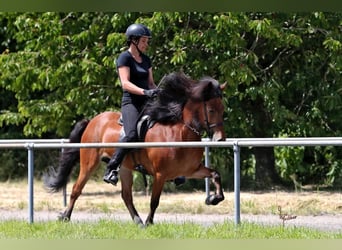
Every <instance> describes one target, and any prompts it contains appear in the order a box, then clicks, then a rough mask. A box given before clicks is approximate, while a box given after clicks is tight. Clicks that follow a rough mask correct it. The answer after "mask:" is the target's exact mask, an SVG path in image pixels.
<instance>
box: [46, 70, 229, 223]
mask: <svg viewBox="0 0 342 250" xmlns="http://www.w3.org/2000/svg"><path fill="white" fill-rule="evenodd" d="M160 85H161V87H160V89H161V90H160V92H159V93H158V97H157V98H154V99H150V100H149V101H148V102H147V104H146V106H145V108H144V115H148V117H149V118H150V121H153V126H152V127H151V128H149V129H148V130H147V132H146V133H145V137H144V139H142V140H143V141H144V142H182V141H201V137H202V134H203V132H206V133H207V135H209V137H210V138H211V139H212V140H213V141H223V140H225V132H224V126H223V113H224V105H223V101H222V91H223V89H224V87H225V84H219V83H218V82H217V81H216V80H215V79H213V78H211V77H205V78H202V79H200V80H198V81H195V80H192V79H190V78H189V77H187V76H185V74H184V73H177V72H176V73H171V74H168V75H166V76H165V77H164V78H163V80H162V81H161V83H160ZM120 115H121V113H120V112H110V111H108V112H103V113H100V114H98V115H97V116H95V117H94V118H92V119H91V120H85V119H84V120H81V121H79V122H78V123H76V125H75V127H74V129H73V130H72V132H71V133H70V137H69V139H70V142H71V143H78V142H81V143H101V142H102V143H112V142H118V141H119V138H120V133H121V131H122V130H123V128H122V125H120V123H119V122H118V120H119V119H120ZM114 150H115V149H114V148H80V149H79V148H77V149H76V148H65V149H64V151H63V153H62V154H61V157H60V161H59V165H58V167H57V168H56V169H50V171H48V172H47V173H45V176H44V177H43V179H44V185H45V187H46V188H47V189H48V190H49V191H50V192H57V191H59V190H60V189H61V188H63V187H64V186H65V185H66V184H67V182H68V180H69V176H70V174H71V172H72V169H73V166H74V165H75V164H76V163H77V162H78V161H80V170H79V175H78V178H77V180H76V182H75V184H74V185H73V188H72V192H71V195H70V202H69V204H68V206H67V208H66V209H65V211H64V212H63V213H61V215H60V218H59V219H61V220H70V217H71V213H72V211H73V208H74V205H75V202H76V200H77V199H78V197H79V196H80V195H81V192H82V189H83V188H84V186H85V184H86V182H87V181H88V179H89V177H90V176H91V174H92V173H94V171H95V170H96V169H97V168H98V167H99V165H100V161H101V160H104V159H107V161H108V159H109V158H110V156H111V155H112V154H113V152H114ZM203 152H204V148H203V147H194V148H191V147H146V148H140V149H134V150H131V151H130V152H129V153H128V154H127V155H126V157H125V159H124V160H123V162H122V164H121V168H120V171H119V173H120V181H121V197H122V199H123V201H124V203H125V205H126V207H127V209H128V211H129V213H130V215H131V217H132V220H133V221H134V222H135V223H136V224H140V225H142V226H144V225H150V224H153V217H154V214H155V212H156V209H157V207H158V205H159V200H160V196H161V193H162V190H163V186H164V183H165V182H166V181H169V180H175V178H176V177H179V176H184V177H186V178H196V179H202V178H206V177H210V178H211V180H212V182H213V183H214V186H215V188H216V189H215V192H214V193H213V194H209V196H208V197H206V201H205V203H206V204H207V205H216V204H218V203H219V202H221V201H222V200H224V194H223V189H222V185H221V178H220V174H219V173H218V172H217V171H216V170H214V169H212V168H209V167H206V166H204V165H203V163H202V158H203ZM138 164H139V165H141V166H143V168H144V170H145V171H146V172H147V173H148V174H149V175H151V176H153V181H152V192H151V200H150V211H149V214H148V216H147V218H146V221H145V224H144V223H143V221H142V219H141V218H140V216H139V214H138V212H137V210H136V208H135V206H134V203H133V197H132V185H133V172H132V171H133V170H135V167H136V166H137V165H138Z"/></svg>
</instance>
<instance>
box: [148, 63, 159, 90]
mask: <svg viewBox="0 0 342 250" xmlns="http://www.w3.org/2000/svg"><path fill="white" fill-rule="evenodd" d="M148 73H149V74H148V86H149V88H150V89H155V88H157V86H156V84H155V83H154V79H153V70H152V68H149V70H148Z"/></svg>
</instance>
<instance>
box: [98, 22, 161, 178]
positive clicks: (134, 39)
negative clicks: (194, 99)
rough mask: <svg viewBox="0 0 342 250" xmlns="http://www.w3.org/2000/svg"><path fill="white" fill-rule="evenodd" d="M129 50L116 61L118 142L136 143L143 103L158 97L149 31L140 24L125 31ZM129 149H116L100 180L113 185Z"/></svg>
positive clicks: (133, 25)
mask: <svg viewBox="0 0 342 250" xmlns="http://www.w3.org/2000/svg"><path fill="white" fill-rule="evenodd" d="M126 37H127V45H128V49H127V50H126V51H124V52H122V53H121V54H120V55H119V57H118V59H117V71H118V75H119V80H120V82H121V86H122V89H123V96H122V103H121V113H122V121H123V126H124V131H125V136H124V137H123V138H122V139H121V140H120V142H134V141H137V131H136V124H137V120H138V118H139V115H140V113H141V111H142V108H143V107H144V104H145V102H146V100H147V99H148V98H149V97H153V96H155V95H156V94H157V91H158V90H157V89H156V85H155V83H154V79H153V72H152V63H151V60H150V58H149V57H148V56H147V55H145V54H144V53H145V51H146V50H147V48H148V43H149V40H150V39H151V37H152V35H151V31H150V30H149V29H148V28H147V27H146V26H145V25H142V24H132V25H130V26H129V27H128V28H127V30H126ZM129 150H130V149H129V148H117V149H116V151H115V153H114V154H113V156H112V158H111V159H110V161H109V162H108V165H107V169H106V171H105V174H104V177H103V180H104V181H105V182H107V183H111V184H113V185H116V184H117V182H118V171H119V166H120V164H121V162H122V160H123V159H124V157H125V155H126V153H127V152H128V151H129Z"/></svg>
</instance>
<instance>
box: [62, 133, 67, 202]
mask: <svg viewBox="0 0 342 250" xmlns="http://www.w3.org/2000/svg"><path fill="white" fill-rule="evenodd" d="M63 143H64V139H62V141H61V144H62V145H63ZM63 152H64V148H63V147H62V148H61V154H63ZM63 205H64V207H66V206H67V184H65V186H64V187H63Z"/></svg>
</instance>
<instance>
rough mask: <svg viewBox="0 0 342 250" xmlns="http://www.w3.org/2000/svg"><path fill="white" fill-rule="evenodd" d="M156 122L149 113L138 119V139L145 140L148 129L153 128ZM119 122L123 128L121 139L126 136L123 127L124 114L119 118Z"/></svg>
mask: <svg viewBox="0 0 342 250" xmlns="http://www.w3.org/2000/svg"><path fill="white" fill-rule="evenodd" d="M155 123H156V122H155V121H153V120H152V119H151V117H150V116H149V115H144V116H142V117H141V118H140V119H139V120H138V122H137V134H138V140H139V141H144V139H145V135H146V133H147V130H149V129H150V128H152V127H153V125H154V124H155ZM118 124H120V125H121V126H122V129H121V131H120V139H121V138H123V137H124V136H125V131H124V129H123V121H122V115H121V116H120V118H119V119H118Z"/></svg>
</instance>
